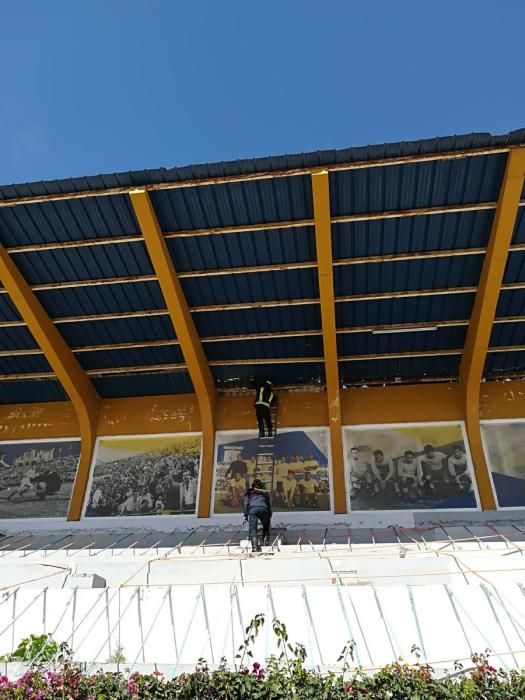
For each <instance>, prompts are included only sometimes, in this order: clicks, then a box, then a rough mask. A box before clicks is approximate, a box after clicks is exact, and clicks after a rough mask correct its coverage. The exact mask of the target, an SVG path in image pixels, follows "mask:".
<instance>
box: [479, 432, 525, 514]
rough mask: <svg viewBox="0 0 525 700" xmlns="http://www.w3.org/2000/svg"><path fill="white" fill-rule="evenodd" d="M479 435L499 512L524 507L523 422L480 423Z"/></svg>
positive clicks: (524, 449)
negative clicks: (504, 509) (481, 437)
mask: <svg viewBox="0 0 525 700" xmlns="http://www.w3.org/2000/svg"><path fill="white" fill-rule="evenodd" d="M481 434H482V436H483V443H484V446H485V452H486V456H487V464H488V465H489V469H490V471H491V474H492V483H493V484H494V490H495V492H496V500H497V502H498V506H499V507H500V508H523V506H525V441H524V438H525V421H523V420H511V421H484V422H483V423H482V424H481Z"/></svg>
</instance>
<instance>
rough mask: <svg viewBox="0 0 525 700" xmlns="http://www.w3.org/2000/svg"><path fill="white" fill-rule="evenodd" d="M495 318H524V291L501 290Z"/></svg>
mask: <svg viewBox="0 0 525 700" xmlns="http://www.w3.org/2000/svg"><path fill="white" fill-rule="evenodd" d="M496 316H525V289H504V290H502V292H501V293H500V295H499V300H498V306H497V309H496Z"/></svg>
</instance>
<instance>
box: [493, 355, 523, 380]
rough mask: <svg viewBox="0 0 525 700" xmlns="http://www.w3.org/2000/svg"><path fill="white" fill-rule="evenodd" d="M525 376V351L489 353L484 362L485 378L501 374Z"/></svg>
mask: <svg viewBox="0 0 525 700" xmlns="http://www.w3.org/2000/svg"><path fill="white" fill-rule="evenodd" d="M514 372H516V373H523V374H525V350H524V351H523V352H516V351H515V352H490V353H489V354H488V355H487V359H486V361H485V371H484V374H485V376H490V375H497V374H502V373H514Z"/></svg>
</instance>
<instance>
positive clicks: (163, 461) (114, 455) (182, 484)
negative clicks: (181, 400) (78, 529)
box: [85, 434, 201, 518]
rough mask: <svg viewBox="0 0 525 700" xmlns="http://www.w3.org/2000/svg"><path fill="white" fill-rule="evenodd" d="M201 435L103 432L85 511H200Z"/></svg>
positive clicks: (121, 513)
mask: <svg viewBox="0 0 525 700" xmlns="http://www.w3.org/2000/svg"><path fill="white" fill-rule="evenodd" d="M200 457H201V436H200V435H188V434H186V435H148V436H144V437H141V436H129V437H124V438H120V437H119V438H99V440H98V443H97V447H96V450H95V456H94V460H93V466H92V467H91V469H92V480H91V486H90V488H89V489H88V494H89V495H88V499H87V504H86V509H85V516H86V517H88V518H92V517H114V516H134V515H175V514H187V515H194V514H195V512H196V508H197V496H198V493H199V489H198V482H199V470H200Z"/></svg>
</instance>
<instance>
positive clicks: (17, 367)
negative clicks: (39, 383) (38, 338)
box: [0, 355, 51, 374]
mask: <svg viewBox="0 0 525 700" xmlns="http://www.w3.org/2000/svg"><path fill="white" fill-rule="evenodd" d="M28 372H51V367H50V366H49V362H48V361H47V360H46V358H45V357H44V355H15V356H11V357H5V356H2V357H0V374H26V373H28Z"/></svg>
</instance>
